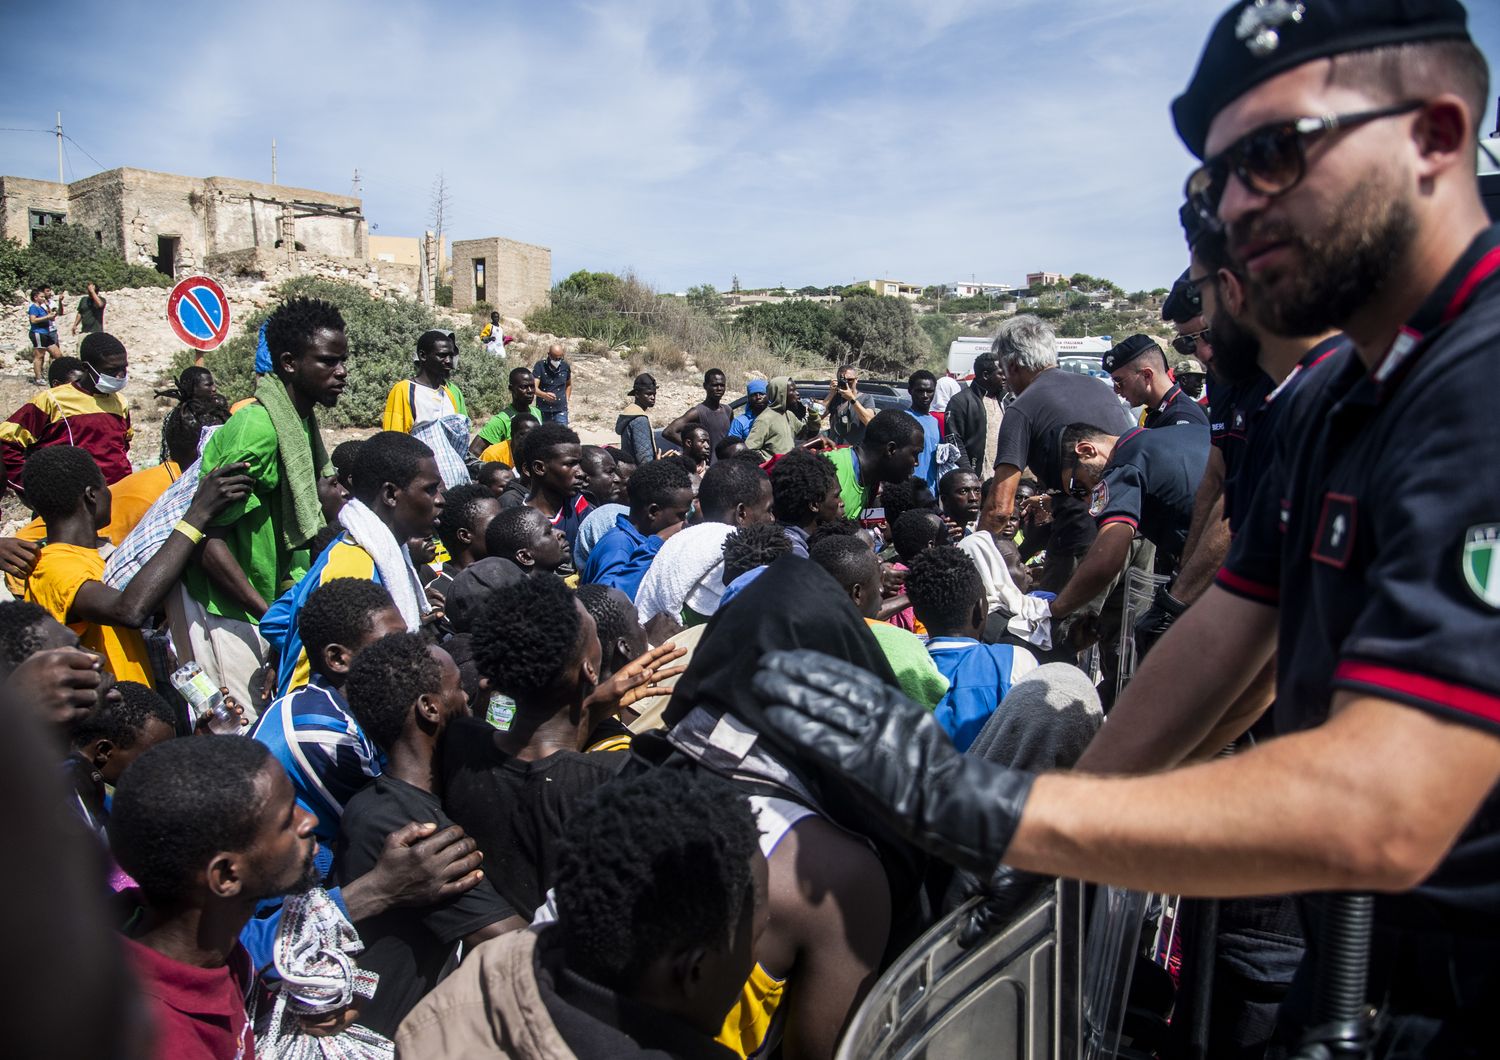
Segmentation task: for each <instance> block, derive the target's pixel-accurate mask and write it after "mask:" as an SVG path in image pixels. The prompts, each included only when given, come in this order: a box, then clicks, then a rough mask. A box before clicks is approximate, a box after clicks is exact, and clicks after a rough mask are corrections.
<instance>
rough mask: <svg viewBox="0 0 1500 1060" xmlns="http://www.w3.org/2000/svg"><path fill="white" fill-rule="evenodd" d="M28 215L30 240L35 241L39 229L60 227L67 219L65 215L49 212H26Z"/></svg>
mask: <svg viewBox="0 0 1500 1060" xmlns="http://www.w3.org/2000/svg"><path fill="white" fill-rule="evenodd" d="M26 212H27V213H28V214H30V221H31V224H30V228H31V238H32V239H35V238H36V234H37V232H38V231H39V230H40V229H43V228H46V227H47V226H48V225H60V224H62V223H63V222H64V221H65V220H66V219H67V214H61V213H53V212H51V211H50V210H28V211H26Z"/></svg>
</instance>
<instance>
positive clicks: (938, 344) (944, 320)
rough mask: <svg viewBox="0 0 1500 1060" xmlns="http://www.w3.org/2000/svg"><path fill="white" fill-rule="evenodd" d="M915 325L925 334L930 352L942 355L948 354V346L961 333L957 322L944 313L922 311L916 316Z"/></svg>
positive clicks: (961, 330)
mask: <svg viewBox="0 0 1500 1060" xmlns="http://www.w3.org/2000/svg"><path fill="white" fill-rule="evenodd" d="M917 326H918V327H920V328H921V329H922V331H923V332H924V333H925V334H926V335H927V341H928V342H930V343H931V344H932V352H933V353H934V354H936V355H938V356H942V357H947V356H948V347H949V346H951V345H953V340H954V339H956V338H958V337H959V335H961V334H963V329H962V328H960V327H959V326H958V322H957V321H955V320H954V319H953V318H952V317H951V316H949V315H948V314H946V313H923V314H921V315H920V316H918V317H917Z"/></svg>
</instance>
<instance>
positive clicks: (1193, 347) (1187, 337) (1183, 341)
mask: <svg viewBox="0 0 1500 1060" xmlns="http://www.w3.org/2000/svg"><path fill="white" fill-rule="evenodd" d="M1208 331H1209V329H1208V328H1204V329H1203V330H1202V331H1194V332H1190V333H1188V334H1184V335H1178V336H1177V337H1176V338H1175V339H1173V340H1172V349H1174V350H1176V351H1177V352H1178V353H1187V354H1191V353H1195V352H1197V349H1198V343H1199V342H1200V341H1202V342H1212V341H1213V340H1212V339H1211V338H1209V334H1208Z"/></svg>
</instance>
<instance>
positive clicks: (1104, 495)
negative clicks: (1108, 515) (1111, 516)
mask: <svg viewBox="0 0 1500 1060" xmlns="http://www.w3.org/2000/svg"><path fill="white" fill-rule="evenodd" d="M1108 506H1109V483H1108V482H1104V481H1102V480H1101V481H1100V483H1099V485H1097V486H1095V487H1094V491H1093V492H1092V493H1090V494H1089V514H1090V515H1092V516H1093V517H1094V518H1095V519H1097V518H1099V513H1100V512H1102V511H1104V509H1105V508H1107V507H1108Z"/></svg>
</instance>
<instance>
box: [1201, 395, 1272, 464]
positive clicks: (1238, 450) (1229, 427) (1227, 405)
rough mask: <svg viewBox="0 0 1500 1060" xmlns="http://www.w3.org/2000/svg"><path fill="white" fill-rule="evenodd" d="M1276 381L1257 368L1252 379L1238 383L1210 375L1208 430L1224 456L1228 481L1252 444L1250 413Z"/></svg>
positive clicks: (1257, 406)
mask: <svg viewBox="0 0 1500 1060" xmlns="http://www.w3.org/2000/svg"><path fill="white" fill-rule="evenodd" d="M1274 389H1276V384H1275V383H1273V382H1272V381H1271V377H1270V376H1268V375H1266V373H1265V372H1261V371H1257V372H1256V373H1255V378H1254V379H1253V380H1251V381H1250V382H1248V383H1242V384H1235V383H1227V382H1223V381H1220V380H1218V379H1215V378H1214V376H1213V374H1212V372H1210V374H1209V377H1208V432H1209V437H1210V438H1211V439H1212V441H1213V444H1214V447H1215V448H1216V449H1218V450H1219V452H1220V453H1221V454H1222V455H1223V457H1224V481H1225V482H1229V481H1230V480H1231V479H1233V478H1234V477H1235V476H1236V475H1238V474H1239V472H1240V468H1241V467H1243V466H1244V463H1245V451H1246V449H1248V448H1249V430H1250V414H1251V413H1252V412H1253V411H1254V410H1255V409H1257V408H1259V407H1260V406H1261V405H1262V404H1263V403H1264V402H1265V400H1266V395H1267V394H1269V393H1270V392H1271V391H1272V390H1274Z"/></svg>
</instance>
